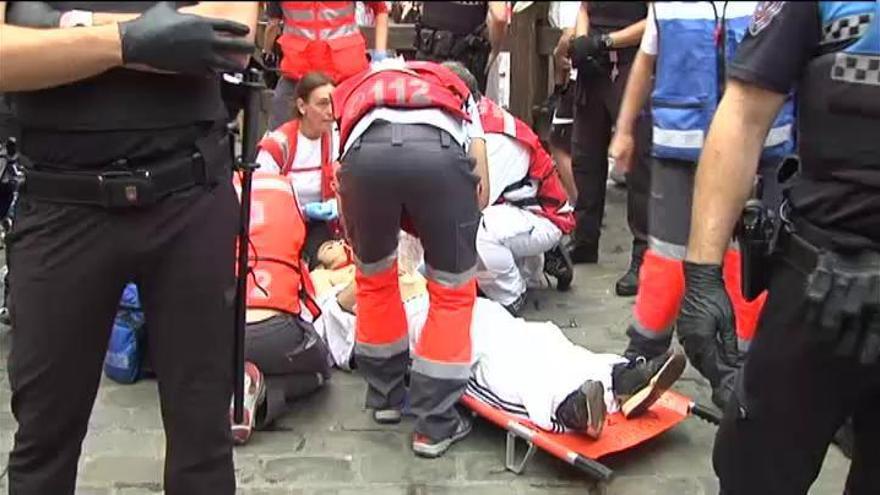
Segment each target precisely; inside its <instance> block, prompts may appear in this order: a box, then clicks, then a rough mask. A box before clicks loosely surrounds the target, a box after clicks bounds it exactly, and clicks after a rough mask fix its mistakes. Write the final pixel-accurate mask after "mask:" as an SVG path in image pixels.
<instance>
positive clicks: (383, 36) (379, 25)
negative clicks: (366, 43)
mask: <svg viewBox="0 0 880 495" xmlns="http://www.w3.org/2000/svg"><path fill="white" fill-rule="evenodd" d="M373 48H375V49H376V51H377V52H384V51H386V50H388V12H382V13H381V14H376V46H374V47H373Z"/></svg>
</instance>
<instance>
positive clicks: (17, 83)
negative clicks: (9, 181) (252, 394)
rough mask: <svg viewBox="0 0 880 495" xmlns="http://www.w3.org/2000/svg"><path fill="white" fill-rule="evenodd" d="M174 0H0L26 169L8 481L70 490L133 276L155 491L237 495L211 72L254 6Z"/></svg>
mask: <svg viewBox="0 0 880 495" xmlns="http://www.w3.org/2000/svg"><path fill="white" fill-rule="evenodd" d="M179 4H180V2H178V5H177V6H176V7H175V5H174V4H172V3H171V2H50V3H41V2H15V3H8V4H6V3H5V2H0V37H2V39H3V43H2V44H0V60H2V67H3V70H2V71H0V91H3V92H4V93H7V94H10V95H11V97H12V103H13V108H14V111H15V115H16V118H17V119H18V121H19V123H20V125H21V141H20V143H21V147H20V149H21V154H22V165H23V166H24V168H25V179H24V183H23V184H22V185H21V196H20V198H19V203H18V205H17V206H16V211H15V221H14V224H13V228H12V231H11V232H10V233H9V235H8V236H7V245H8V250H9V263H10V267H11V271H10V275H11V280H10V284H11V287H12V291H11V293H12V301H11V306H12V307H11V314H12V320H13V324H12V349H11V354H10V356H9V382H10V387H11V389H12V412H13V415H14V416H15V418H16V420H17V422H18V430H17V431H16V433H15V442H14V446H13V449H12V452H11V453H10V455H9V465H8V474H7V475H8V483H9V490H10V493H14V494H16V495H49V494H52V495H55V494H61V495H63V494H72V493H74V487H75V482H76V472H77V460H78V458H79V455H80V449H81V443H82V440H83V437H84V436H85V434H86V428H87V425H88V419H89V415H90V413H91V410H92V405H93V402H94V399H95V394H96V392H97V388H98V382H99V379H100V373H101V365H102V361H103V358H104V353H105V351H106V349H107V342H108V338H109V335H110V328H111V323H112V321H113V317H114V314H115V311H116V306H117V303H118V301H119V295H120V294H121V292H122V288H123V286H124V284H125V283H126V282H128V281H130V280H134V281H136V282H137V284H138V287H139V288H140V289H141V294H142V298H143V302H144V305H145V310H146V314H148V315H149V319H150V332H149V339H150V341H149V347H150V349H151V358H152V362H153V365H154V368H155V372H156V374H157V377H158V382H159V395H160V398H161V410H162V419H163V422H164V425H165V431H166V438H167V443H166V451H165V452H166V454H165V478H164V484H165V493H168V494H175V495H192V494H206V495H207V494H211V495H217V494H225V495H231V494H233V493H234V492H235V477H234V472H233V465H232V442H231V436H230V428H229V405H230V397H231V393H232V348H233V331H232V330H233V310H232V304H231V291H234V275H233V274H234V260H233V257H234V239H235V233H236V230H237V219H238V214H237V211H238V206H237V200H236V196H235V192H234V191H233V188H232V184H231V165H232V164H231V156H230V146H229V144H228V137H227V134H226V130H225V129H226V127H225V119H226V113H225V108H224V105H223V101H222V99H221V95H220V76H219V75H218V72H219V71H223V70H241V69H242V68H243V66H244V65H245V63H246V61H247V57H248V55H249V54H250V53H251V52H252V50H253V45H252V43H251V42H250V41H247V39H246V38H245V36H246V35H248V33H249V31H251V30H252V29H253V27H254V24H255V22H256V15H257V10H256V4H255V3H250V2H248V3H242V4H238V3H234V2H217V3H210V4H200V5H196V6H188V7H186V9H185V10H184V9H183V8H182V7H181V5H179ZM7 6H9V9H8V11H7V9H6V7H7ZM18 7H24V8H26V10H25V11H19V12H16V9H17V8H18ZM35 8H36V10H34V9H35ZM178 8H180V9H181V10H182V11H183V12H187V11H188V12H192V13H200V14H207V15H213V16H215V17H214V18H211V17H203V16H201V15H194V14H192V13H183V12H180V11H178V10H176V9H178ZM92 11H101V12H92ZM3 13H5V19H4V17H3ZM220 16H222V17H223V18H222V19H221V18H216V17H220ZM230 19H237V20H241V21H242V22H246V23H247V24H242V23H240V22H235V21H233V20H230ZM24 25H27V26H39V27H41V28H45V29H35V28H33V27H22V26H24ZM60 26H65V27H60ZM67 26H70V27H67ZM194 309H197V310H194Z"/></svg>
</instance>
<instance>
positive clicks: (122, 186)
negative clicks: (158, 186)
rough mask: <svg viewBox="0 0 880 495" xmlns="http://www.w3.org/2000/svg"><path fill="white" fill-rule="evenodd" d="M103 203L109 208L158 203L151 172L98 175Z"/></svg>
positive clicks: (125, 171) (126, 171) (120, 172)
mask: <svg viewBox="0 0 880 495" xmlns="http://www.w3.org/2000/svg"><path fill="white" fill-rule="evenodd" d="M98 189H99V192H100V196H101V202H102V203H103V204H104V206H105V207H107V208H128V207H135V206H146V205H150V204H153V203H155V202H156V199H157V198H156V191H155V187H154V184H153V179H152V177H151V175H150V171H149V170H110V171H107V172H102V173H100V174H98Z"/></svg>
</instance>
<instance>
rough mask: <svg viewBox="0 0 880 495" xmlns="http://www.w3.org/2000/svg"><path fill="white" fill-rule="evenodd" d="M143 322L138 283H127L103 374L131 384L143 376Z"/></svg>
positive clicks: (144, 332)
mask: <svg viewBox="0 0 880 495" xmlns="http://www.w3.org/2000/svg"><path fill="white" fill-rule="evenodd" d="M144 324H145V318H144V311H143V308H142V307H141V304H140V298H139V297H138V290H137V286H136V285H135V284H133V283H129V284H128V285H126V286H125V289H124V290H123V291H122V299H121V300H120V302H119V309H118V310H117V311H116V319H115V320H114V321H113V330H112V332H111V333H110V343H109V345H108V346H107V355H106V356H105V358H104V374H105V375H107V378H110V379H111V380H113V381H115V382H117V383H134V382H136V381H138V380H139V379H141V378H142V377H143V374H144V373H143V360H144V356H145V355H146V352H145V347H146V335H147V332H146V328H145V326H144Z"/></svg>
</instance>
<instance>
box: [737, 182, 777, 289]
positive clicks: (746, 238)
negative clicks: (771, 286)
mask: <svg viewBox="0 0 880 495" xmlns="http://www.w3.org/2000/svg"><path fill="white" fill-rule="evenodd" d="M773 235H774V224H773V221H772V220H771V218H770V215H769V214H768V211H767V209H766V208H765V207H764V204H763V203H762V202H761V200H759V199H750V200H749V201H748V202H746V206H745V208H744V209H743V213H742V216H741V217H740V219H739V223H738V224H737V229H736V237H737V240H738V241H739V249H740V254H741V257H742V263H741V265H740V270H741V272H740V278H741V283H742V293H743V297H745V299H746V301H752V300H754V299H755V298H757V297H758V296H759V295H761V293H762V292H764V290H766V289H767V282H768V280H769V273H770V255H771V252H770V250H771V244H772V240H773Z"/></svg>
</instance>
